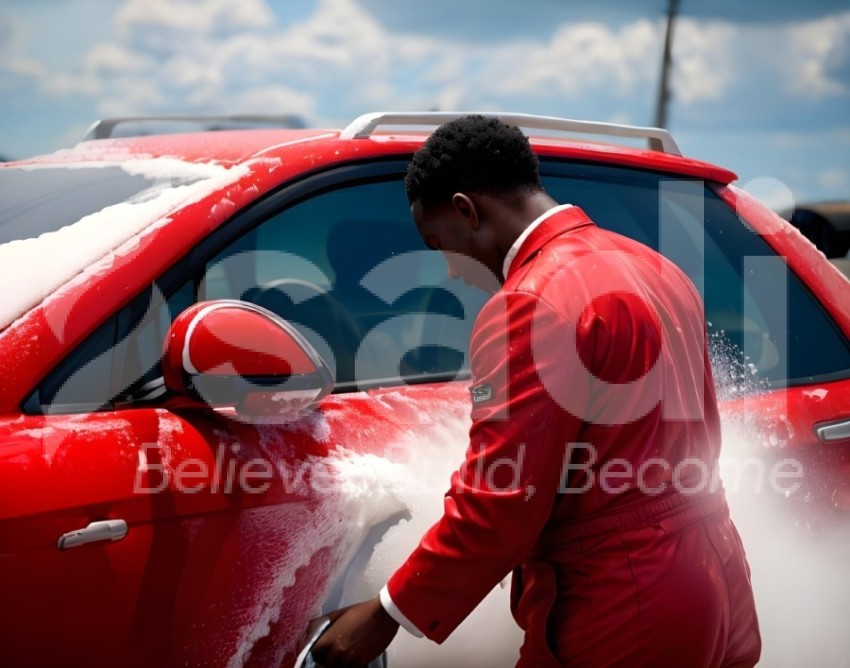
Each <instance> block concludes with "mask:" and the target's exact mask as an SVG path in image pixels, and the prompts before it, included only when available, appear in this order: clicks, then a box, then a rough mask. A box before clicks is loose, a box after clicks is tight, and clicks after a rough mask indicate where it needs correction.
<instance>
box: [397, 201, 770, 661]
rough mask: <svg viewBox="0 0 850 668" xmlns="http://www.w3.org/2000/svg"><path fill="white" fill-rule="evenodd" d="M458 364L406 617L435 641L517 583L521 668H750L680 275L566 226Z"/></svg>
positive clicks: (691, 296) (518, 275) (705, 396)
mask: <svg viewBox="0 0 850 668" xmlns="http://www.w3.org/2000/svg"><path fill="white" fill-rule="evenodd" d="M471 355H472V358H471V367H472V401H473V408H472V420H473V424H472V428H471V431H470V445H469V449H468V451H467V455H466V461H465V462H464V464H463V465H462V466H461V467H460V469H459V470H458V471H457V472H456V473H455V474H454V475H453V477H452V481H451V482H452V484H451V489H450V490H449V491H448V492H447V494H446V496H445V512H444V516H443V517H442V519H441V520H440V521H439V522H438V523H437V524H436V525H434V526H433V527H432V528H431V529H430V530H429V531H428V532H427V534H426V535H425V536H424V538H423V539H422V541H421V543H420V545H419V547H418V548H417V549H416V550H415V551H414V552H413V553H412V554H411V555H410V557H409V558H408V559H407V561H406V562H405V563H404V564H403V565H402V567H401V568H400V569H399V570H398V571H397V572H396V573H395V574H394V575H393V576H392V578H391V579H390V581H389V582H388V583H387V588H388V591H389V594H390V596H391V598H392V600H393V602H394V604H395V605H396V606H397V608H398V609H399V610H400V611H401V612H402V614H404V615H405V616H406V617H407V619H408V620H409V621H410V622H412V624H414V625H415V626H416V627H417V628H418V629H419V630H420V631H422V632H423V633H424V634H425V635H426V636H428V637H429V638H431V639H432V640H435V641H437V642H442V641H443V640H444V639H445V638H446V637H448V636H449V634H450V633H451V632H452V631H453V630H454V629H455V628H456V627H457V626H458V624H460V622H461V621H463V619H464V618H465V617H466V616H467V615H468V614H469V613H470V612H471V611H472V610H473V608H475V606H476V605H477V604H478V603H479V602H480V601H481V600H482V599H483V598H484V597H485V596H486V595H487V593H488V592H489V591H490V590H491V589H492V588H493V587H494V586H495V585H496V584H497V583H499V582H500V581H501V580H502V579H503V578H504V577H505V576H506V575H507V574H508V573H510V572H511V571H512V570H513V572H514V578H513V583H512V609H513V614H514V617H515V618H516V620H517V622H518V623H519V625H520V626H521V627H522V628H523V629H524V630H525V642H524V644H523V647H522V650H521V652H520V660H519V664H518V665H522V666H529V667H531V666H533V667H534V668H541V667H543V666H559V665H571V666H572V665H575V666H602V665H614V664H622V665H629V666H638V665H647V666H654V667H656V668H657V667H658V666H667V665H670V666H673V665H676V666H682V665H689V666H697V665H699V666H723V665H743V666H746V665H754V664H755V662H756V660H757V659H758V656H759V652H760V640H759V634H758V625H757V620H756V613H755V607H754V604H753V598H752V591H751V587H750V581H749V569H748V567H747V564H746V560H745V557H744V553H743V548H742V546H741V542H740V539H739V538H738V534H737V532H736V531H735V528H734V526H733V525H732V523H731V521H730V520H729V517H728V510H727V508H726V503H725V499H724V498H723V493H722V488H720V486H719V483H718V480H717V478H716V464H717V459H718V455H719V450H720V422H719V416H718V411H717V402H716V398H715V391H714V385H713V382H712V375H711V367H710V365H709V361H708V355H707V348H706V340H705V320H704V315H703V305H702V301H701V299H700V296H699V294H698V293H697V291H696V289H695V288H694V286H693V284H692V283H691V281H690V280H689V279H688V278H687V277H686V276H685V275H684V274H683V273H682V271H681V270H679V269H678V268H677V267H676V266H675V265H673V264H672V263H671V262H669V261H668V260H666V259H665V258H663V257H662V256H661V255H659V254H658V253H656V252H655V251H653V250H651V249H649V248H647V247H646V246H643V245H641V244H639V243H637V242H635V241H633V240H630V239H628V238H625V237H622V236H620V235H617V234H614V233H612V232H609V231H606V230H603V229H600V228H598V227H597V226H596V225H595V224H594V223H593V222H592V221H591V220H590V219H589V218H588V217H587V216H586V215H585V214H584V212H582V211H581V209H579V208H577V207H572V208H568V209H565V210H560V211H558V212H556V213H554V214H553V215H551V216H549V217H548V218H546V219H544V220H543V222H542V223H540V224H539V225H537V227H536V228H535V229H534V230H533V231H532V232H531V233H530V235H529V236H528V237H527V238H526V239H525V240H524V241H523V242H522V243H521V246H520V247H519V250H518V253H517V255H516V257H515V258H514V259H513V261H512V262H511V264H510V268H509V273H508V275H507V277H506V280H505V283H504V285H503V288H502V289H501V290H500V291H499V292H498V293H497V294H496V295H495V296H494V297H493V298H492V299H491V300H490V301H488V303H487V304H486V305H485V306H484V308H483V310H482V311H481V313H480V315H479V317H478V319H477V321H476V323H475V327H474V329H473V333H472V340H471ZM481 642H486V639H484V638H482V639H481Z"/></svg>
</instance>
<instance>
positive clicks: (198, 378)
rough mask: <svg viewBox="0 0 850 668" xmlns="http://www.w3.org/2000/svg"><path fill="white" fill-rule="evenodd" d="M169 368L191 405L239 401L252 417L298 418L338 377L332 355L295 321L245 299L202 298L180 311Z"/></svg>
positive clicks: (167, 354)
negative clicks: (329, 361) (322, 352)
mask: <svg viewBox="0 0 850 668" xmlns="http://www.w3.org/2000/svg"><path fill="white" fill-rule="evenodd" d="M162 374H163V378H164V380H165V386H166V388H167V389H168V390H169V391H170V392H171V393H172V394H173V395H175V396H177V397H179V398H181V399H183V400H184V401H185V404H186V405H192V406H196V407H200V406H206V407H210V408H224V407H228V408H231V407H232V408H235V410H236V413H237V415H239V416H240V417H242V418H244V419H246V421H249V422H282V421H288V420H293V419H296V418H297V417H299V416H300V415H301V414H303V413H304V412H305V411H306V410H307V409H308V408H309V407H310V406H312V405H313V404H315V403H316V402H317V401H319V400H320V399H321V398H322V397H324V396H325V395H327V394H328V393H329V392H330V391H331V390H332V389H333V385H334V376H333V373H332V372H331V370H330V369H329V368H328V366H327V364H325V361H324V360H323V359H322V358H321V356H320V355H319V353H317V352H316V350H315V348H313V346H312V345H310V343H308V342H307V340H306V339H305V338H304V337H303V336H302V335H301V334H300V333H299V332H298V331H297V330H296V329H295V328H294V327H292V325H290V324H289V323H288V322H286V321H285V320H283V319H282V318H280V317H279V316H277V315H275V314H274V313H272V312H271V311H268V310H266V309H264V308H262V307H260V306H255V305H254V304H249V303H247V302H242V301H237V300H218V301H208V302H199V303H197V304H194V305H192V306H190V307H189V308H187V309H186V310H185V311H183V312H182V313H181V314H180V315H179V316H177V318H175V320H174V322H173V323H171V327H170V328H169V330H168V334H167V335H166V339H165V344H164V350H163V360H162Z"/></svg>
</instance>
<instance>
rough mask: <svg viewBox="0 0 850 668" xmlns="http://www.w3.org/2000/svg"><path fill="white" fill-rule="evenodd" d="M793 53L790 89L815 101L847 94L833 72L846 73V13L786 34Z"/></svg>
mask: <svg viewBox="0 0 850 668" xmlns="http://www.w3.org/2000/svg"><path fill="white" fill-rule="evenodd" d="M788 38H789V39H788V41H789V44H790V46H791V48H792V49H793V50H794V52H795V58H794V61H793V70H794V71H793V73H792V76H790V77H789V78H788V81H789V83H790V85H791V87H792V88H793V89H794V90H797V91H799V92H801V93H804V94H811V95H815V96H818V97H822V96H830V95H839V94H842V93H847V92H848V91H850V86H848V81H847V80H846V79H845V80H842V78H841V76H840V75H839V76H835V74H834V72H836V71H837V72H841V71H842V70H843V71H844V72H845V73H846V72H848V71H850V12H845V13H844V14H838V15H836V16H828V17H826V18H823V19H820V20H817V21H810V22H808V23H804V24H802V25H800V26H794V27H792V28H790V29H789V30H788Z"/></svg>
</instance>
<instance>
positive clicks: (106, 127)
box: [83, 114, 306, 141]
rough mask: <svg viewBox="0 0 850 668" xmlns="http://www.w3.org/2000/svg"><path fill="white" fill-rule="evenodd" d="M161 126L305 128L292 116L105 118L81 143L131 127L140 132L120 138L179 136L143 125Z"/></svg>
mask: <svg viewBox="0 0 850 668" xmlns="http://www.w3.org/2000/svg"><path fill="white" fill-rule="evenodd" d="M163 123H175V124H177V126H178V127H179V125H180V124H181V123H195V124H198V125H201V126H202V128H201V131H203V132H214V131H216V130H226V129H234V127H227V126H228V125H230V126H236V127H239V128H242V129H257V128H266V127H274V128H289V129H299V128H304V127H306V124H305V123H304V121H303V120H302V119H301V117H299V116H297V115H295V114H277V115H264V114H241V115H235V116H180V115H178V116H123V117H120V118H104V119H101V120H98V121H95V122H94V123H92V125H91V127H89V129H88V130H87V131H86V134H85V135H84V136H83V141H89V140H91V139H109V138H111V137H114V136H116V135H115V129H116V128H117V127H119V126H121V125H131V124H137V125H139V126H140V127H139V130H138V131H137V132H133V133H129V134H121V135H120V136H122V137H134V136H142V135H146V134H170V133H173V132H179V130H176V129H171V128H169V129H167V130H166V131H165V132H164V133H163V132H162V131H160V132H146V131H145V130H144V126H145V125H147V126H148V127H149V129H151V130H154V129H156V125H157V124H160V125H161V124H163ZM204 126H207V127H204Z"/></svg>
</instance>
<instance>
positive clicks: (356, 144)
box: [8, 112, 737, 184]
mask: <svg viewBox="0 0 850 668" xmlns="http://www.w3.org/2000/svg"><path fill="white" fill-rule="evenodd" d="M456 115H458V114H447V113H445V112H436V113H431V114H421V115H418V116H416V118H430V117H432V116H433V117H435V118H436V120H435V121H434V123H432V124H433V125H436V124H437V121H439V120H441V119H444V118H451V117H452V116H456ZM376 116H380V115H379V114H368V115H366V116H362V117H360V118H359V119H356V120H355V121H354V122H352V123H351V124H350V125H349V126H348V127H347V128H345V129H343V130H339V129H330V130H329V129H312V128H311V129H293V128H282V129H281V128H264V129H247V130H219V131H215V132H191V133H183V134H166V135H145V136H138V137H123V138H114V139H95V140H88V141H83V142H80V143H79V144H77V145H76V146H75V147H73V148H70V149H64V150H60V151H57V152H55V153H52V154H48V155H43V156H37V157H34V158H29V159H26V160H19V161H16V162H13V163H8V164H9V165H11V166H15V165H19V166H20V165H27V164H41V165H46V164H67V163H78V162H90V161H94V162H102V161H120V160H121V159H122V158H123V159H141V158H148V157H149V158H156V157H172V158H178V159H181V160H184V161H187V162H215V163H218V164H222V165H234V164H241V163H245V162H248V161H250V160H252V159H255V158H258V157H264V158H275V157H287V158H291V156H292V151H293V148H294V147H295V146H297V145H299V144H302V145H304V146H303V147H302V149H303V150H302V149H299V151H301V152H303V153H304V154H310V155H312V156H314V157H315V161H316V162H342V161H347V160H359V159H368V158H379V157H382V156H391V155H398V156H402V155H410V154H412V153H413V152H414V151H415V150H416V149H417V148H419V147H420V146H421V145H422V143H423V142H424V140H425V139H426V138H427V136H428V135H429V134H430V132H429V131H427V130H419V129H411V128H410V127H404V128H403V129H402V130H401V131H395V132H393V131H388V130H382V131H379V130H378V128H377V126H376V125H375V124H374V123H373V126H374V127H373V126H369V127H368V128H367V129H366V130H365V131H364V130H363V127H364V126H365V125H366V123H367V122H371V121H374V119H375V117H376ZM404 116H406V114H394V115H393V117H392V118H393V119H397V118H398V117H404ZM503 117H506V116H504V115H503ZM509 117H510V118H519V119H524V118H529V119H543V120H554V121H558V122H563V123H572V124H579V125H582V124H584V125H587V126H588V127H589V128H591V129H595V128H598V127H601V128H603V133H602V134H606V132H605V130H606V129H607V128H614V132H617V133H619V132H624V131H625V132H626V133H627V134H628V135H630V136H638V137H646V135H643V134H640V133H639V132H637V131H646V132H649V133H656V134H657V135H660V136H662V137H667V138H669V145H667V144H665V149H666V150H664V151H660V150H649V149H641V148H634V147H631V146H623V145H621V144H616V143H611V142H608V141H598V140H597V139H596V137H594V140H588V139H586V138H575V137H562V136H552V135H551V134H544V133H536V132H532V133H529V134H530V140H531V143H532V145H533V146H534V148H535V150H536V151H537V153H538V154H540V155H541V156H548V157H556V158H557V157H560V158H568V159H577V160H587V161H592V162H602V163H608V164H619V165H625V166H631V167H637V168H643V169H651V170H653V171H658V172H665V173H670V174H677V175H684V176H692V177H696V178H703V179H706V180H711V181H716V182H719V183H723V184H728V183H731V182H732V181H734V180H735V179H736V178H737V176H736V174H735V173H734V172H731V171H729V170H728V169H724V168H722V167H718V166H716V165H713V164H710V163H707V162H703V161H700V160H695V159H693V158H688V157H683V156H681V155H679V154H678V147H677V146H676V145H675V142H673V140H672V138H671V137H669V133H667V132H666V131H664V130H657V129H655V128H636V127H634V126H617V125H612V124H604V123H592V122H586V121H569V120H567V119H550V118H549V117H537V116H524V115H517V114H515V115H512V116H509ZM506 118H508V117H506ZM411 125H413V124H411ZM419 125H420V126H421V125H422V124H419ZM537 127H540V128H544V129H547V128H548V126H547V125H545V124H541V125H538V126H537ZM636 132H637V134H636ZM591 134H597V133H595V132H593V133H591ZM621 136H622V135H621ZM649 138H650V139H652V136H649ZM670 146H672V150H670Z"/></svg>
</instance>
